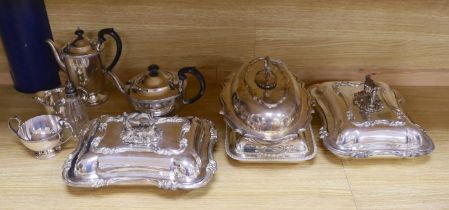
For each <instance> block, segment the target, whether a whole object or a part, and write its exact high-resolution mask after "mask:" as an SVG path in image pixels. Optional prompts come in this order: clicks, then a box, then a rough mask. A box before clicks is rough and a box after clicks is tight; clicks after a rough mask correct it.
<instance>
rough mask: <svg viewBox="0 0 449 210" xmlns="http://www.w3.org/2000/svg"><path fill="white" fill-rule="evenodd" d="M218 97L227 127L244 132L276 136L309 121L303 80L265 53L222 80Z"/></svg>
mask: <svg viewBox="0 0 449 210" xmlns="http://www.w3.org/2000/svg"><path fill="white" fill-rule="evenodd" d="M221 97H222V102H223V115H224V116H225V119H226V121H227V122H228V124H229V125H230V127H231V128H233V129H235V130H236V131H237V132H240V133H242V134H246V135H248V136H252V137H255V138H262V139H264V140H278V139H281V138H285V137H287V136H288V135H290V134H292V135H296V134H297V133H298V131H299V130H301V129H304V128H305V127H306V124H307V123H310V119H311V116H310V115H311V107H310V106H311V103H310V97H309V95H308V93H307V91H306V90H305V89H304V87H303V83H302V82H300V81H298V80H297V78H296V77H295V76H294V75H293V74H292V73H290V71H289V70H288V69H287V67H286V66H285V65H284V64H283V63H282V62H281V61H277V60H271V59H270V58H269V57H265V58H256V59H254V60H252V61H251V62H249V63H248V64H247V65H245V66H243V68H241V69H240V70H239V71H238V72H237V73H236V74H235V75H234V76H233V78H232V79H231V80H230V81H229V82H227V83H226V84H225V86H224V89H223V92H222V96H221Z"/></svg>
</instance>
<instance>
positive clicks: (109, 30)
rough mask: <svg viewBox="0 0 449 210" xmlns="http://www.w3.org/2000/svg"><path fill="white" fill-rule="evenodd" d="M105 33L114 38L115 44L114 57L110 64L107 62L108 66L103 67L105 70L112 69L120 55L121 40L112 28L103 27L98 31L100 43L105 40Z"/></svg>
mask: <svg viewBox="0 0 449 210" xmlns="http://www.w3.org/2000/svg"><path fill="white" fill-rule="evenodd" d="M105 35H109V36H111V37H112V38H113V39H114V41H115V46H116V49H115V56H114V59H113V60H112V62H111V64H109V66H108V67H106V68H105V69H106V71H112V69H113V68H114V66H115V65H116V64H117V62H118V60H119V59H120V56H121V55H122V40H121V39H120V36H119V35H118V33H117V32H115V31H114V29H113V28H104V29H101V30H100V31H99V32H98V42H99V44H100V45H101V44H103V42H105V41H106V38H105Z"/></svg>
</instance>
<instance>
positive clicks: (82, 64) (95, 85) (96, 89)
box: [47, 29, 108, 106]
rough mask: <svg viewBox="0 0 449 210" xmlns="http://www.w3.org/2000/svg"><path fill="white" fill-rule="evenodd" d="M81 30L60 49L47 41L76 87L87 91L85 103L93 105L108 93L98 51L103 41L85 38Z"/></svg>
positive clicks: (102, 100) (50, 41) (59, 63)
mask: <svg viewBox="0 0 449 210" xmlns="http://www.w3.org/2000/svg"><path fill="white" fill-rule="evenodd" d="M83 33H84V32H83V31H82V30H80V29H78V30H77V31H76V32H75V34H76V35H77V36H78V37H77V38H76V39H74V40H73V41H71V42H69V43H66V44H65V45H64V46H63V47H62V48H61V49H60V47H59V46H57V45H56V44H55V43H54V42H53V40H51V39H48V40H47V43H48V44H49V45H50V47H51V49H52V50H53V53H54V56H55V58H56V61H57V63H58V65H59V66H60V68H61V69H63V70H64V71H65V72H66V73H67V74H68V77H69V79H70V80H71V81H72V82H73V83H74V85H75V86H76V87H77V88H78V89H83V90H85V92H86V93H87V100H86V105H88V106H95V105H98V104H101V103H104V102H105V101H107V99H108V95H107V94H106V92H105V91H104V88H105V87H104V85H105V77H104V74H103V71H104V70H105V66H104V63H103V62H102V60H101V56H100V53H101V52H102V51H103V47H104V45H103V43H102V42H99V41H98V40H96V39H91V40H89V39H86V38H84V37H83Z"/></svg>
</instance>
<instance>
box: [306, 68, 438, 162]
mask: <svg viewBox="0 0 449 210" xmlns="http://www.w3.org/2000/svg"><path fill="white" fill-rule="evenodd" d="M310 93H311V95H312V96H313V97H314V98H315V100H316V105H317V108H318V109H317V110H318V111H319V112H320V113H321V116H322V120H323V127H322V128H321V129H320V137H321V138H322V139H323V143H324V146H326V147H327V148H328V149H329V150H330V151H331V152H333V153H334V154H336V155H337V156H340V157H353V158H367V157H371V156H385V157H389V156H396V157H414V156H420V155H424V154H428V153H430V152H431V151H432V150H433V149H434V145H433V142H432V140H431V139H430V137H429V136H428V135H427V134H426V132H425V131H424V130H423V129H422V128H421V127H420V126H419V125H417V124H415V123H414V122H412V121H411V120H410V119H409V118H408V116H407V115H406V113H405V112H404V110H403V109H402V107H401V101H402V100H403V99H402V98H401V97H400V96H399V95H398V93H397V92H396V91H395V90H393V89H392V88H391V87H390V86H389V85H388V84H386V83H383V82H379V81H373V80H372V79H371V77H370V75H368V76H366V78H365V81H364V82H359V81H334V82H324V83H321V84H317V85H313V86H312V87H310Z"/></svg>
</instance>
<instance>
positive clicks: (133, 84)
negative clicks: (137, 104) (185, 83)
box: [128, 64, 180, 100]
mask: <svg viewBox="0 0 449 210" xmlns="http://www.w3.org/2000/svg"><path fill="white" fill-rule="evenodd" d="M128 85H129V93H130V96H131V98H132V99H138V100H162V99H169V98H173V97H177V96H178V95H179V94H180V90H179V89H178V78H177V77H175V76H174V75H173V73H171V72H169V71H163V70H159V66H158V65H156V64H152V65H150V66H149V67H148V72H144V73H141V74H139V75H137V76H136V77H134V78H133V79H131V80H130V81H128Z"/></svg>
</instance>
